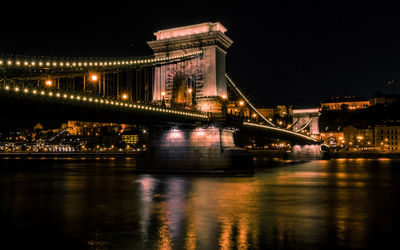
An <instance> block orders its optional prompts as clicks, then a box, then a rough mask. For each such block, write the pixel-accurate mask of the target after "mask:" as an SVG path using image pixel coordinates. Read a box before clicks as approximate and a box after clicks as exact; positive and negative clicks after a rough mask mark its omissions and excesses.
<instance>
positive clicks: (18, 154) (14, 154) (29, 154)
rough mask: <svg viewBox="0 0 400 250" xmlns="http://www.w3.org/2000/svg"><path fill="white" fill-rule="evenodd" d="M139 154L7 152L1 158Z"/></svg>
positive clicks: (126, 154) (127, 155) (129, 154)
mask: <svg viewBox="0 0 400 250" xmlns="http://www.w3.org/2000/svg"><path fill="white" fill-rule="evenodd" d="M137 154H138V152H63V153H60V152H7V153H0V158H3V159H4V158H43V157H45V158H98V157H101V158H124V157H136V155H137Z"/></svg>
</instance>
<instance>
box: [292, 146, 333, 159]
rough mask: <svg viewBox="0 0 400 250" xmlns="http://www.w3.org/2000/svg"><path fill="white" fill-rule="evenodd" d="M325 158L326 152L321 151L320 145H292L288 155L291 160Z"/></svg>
mask: <svg viewBox="0 0 400 250" xmlns="http://www.w3.org/2000/svg"><path fill="white" fill-rule="evenodd" d="M325 157H326V152H323V151H322V148H321V145H319V144H313V145H293V147H292V151H291V152H290V154H289V158H290V159H291V160H319V159H324V158H325Z"/></svg>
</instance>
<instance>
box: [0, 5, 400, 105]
mask: <svg viewBox="0 0 400 250" xmlns="http://www.w3.org/2000/svg"><path fill="white" fill-rule="evenodd" d="M82 2H83V1H81V2H73V1H64V2H54V3H53V4H48V3H46V4H44V5H37V3H36V1H35V3H31V4H28V5H27V4H25V3H22V2H16V3H14V4H12V5H11V6H10V7H8V10H7V11H5V9H3V10H2V12H4V13H2V24H1V26H0V27H1V30H0V32H1V33H0V54H27V55H30V54H31V55H53V56H71V57H77V56H83V57H86V56H140V55H150V54H151V53H152V51H151V50H150V49H149V48H148V46H147V44H146V41H149V40H153V39H155V37H154V36H153V32H155V31H157V30H160V29H166V28H173V27H177V26H181V25H190V24H197V23H202V22H208V21H212V22H221V23H222V24H223V25H224V26H225V27H226V28H227V29H228V32H227V35H228V36H229V37H230V38H231V39H232V40H233V41H234V44H233V45H232V47H231V48H230V49H229V51H228V55H227V72H228V74H230V75H231V77H232V78H233V79H234V81H235V82H236V83H237V84H238V85H239V86H240V87H241V88H242V89H243V90H244V92H245V93H246V94H247V95H248V97H249V98H250V100H252V101H254V102H255V103H256V104H258V105H276V104H292V105H294V106H295V107H310V106H315V105H318V103H319V102H320V101H321V100H324V99H326V98H328V97H330V96H348V95H355V96H364V97H370V96H371V95H373V94H374V93H375V92H376V91H382V92H384V93H392V90H391V89H389V88H388V87H387V86H386V83H387V81H388V80H395V81H396V82H399V81H400V74H399V73H400V39H399V38H400V36H399V35H398V34H399V30H400V29H399V28H400V25H399V24H400V14H399V13H400V12H399V11H398V9H397V8H396V7H395V6H394V5H393V6H391V5H389V4H388V5H385V4H383V3H381V2H379V1H376V3H375V4H369V3H367V2H366V1H359V2H358V1H351V2H352V3H351V4H349V3H348V2H350V1H343V2H341V1H327V0H317V1H291V0H287V1H258V2H251V1H236V3H232V1H212V2H205V1H184V2H177V1H174V2H172V1H163V2H156V1H141V2H136V1H130V2H129V3H123V2H122V3H121V2H118V1H105V2H100V1H97V2H95V3H91V4H85V5H82ZM263 2H264V5H262V4H261V3H263ZM399 91H400V87H398V92H399Z"/></svg>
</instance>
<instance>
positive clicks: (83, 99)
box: [0, 85, 208, 120]
mask: <svg viewBox="0 0 400 250" xmlns="http://www.w3.org/2000/svg"><path fill="white" fill-rule="evenodd" d="M0 93H1V94H6V95H8V96H13V95H16V97H23V98H28V99H29V97H35V96H36V97H40V98H43V100H46V98H47V99H49V101H50V100H59V101H60V102H66V101H68V102H71V103H73V104H82V106H84V105H87V104H88V103H91V104H93V105H101V106H103V107H107V106H108V107H118V108H120V109H125V110H127V111H129V110H132V111H136V112H138V111H139V112H147V113H148V112H153V113H158V114H165V115H171V116H181V117H187V118H190V119H198V120H208V115H207V114H206V113H204V112H196V111H190V110H177V109H172V108H166V107H160V106H155V105H147V104H137V103H132V102H127V101H121V100H113V99H109V98H100V97H91V96H84V95H79V94H76V93H75V94H74V93H61V92H52V91H45V90H36V89H29V88H22V87H20V86H9V85H6V86H4V87H3V88H0ZM32 100H35V99H32Z"/></svg>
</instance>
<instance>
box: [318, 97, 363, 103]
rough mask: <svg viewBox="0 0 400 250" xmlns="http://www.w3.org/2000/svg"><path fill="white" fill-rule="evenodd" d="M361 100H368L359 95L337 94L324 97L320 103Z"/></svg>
mask: <svg viewBox="0 0 400 250" xmlns="http://www.w3.org/2000/svg"><path fill="white" fill-rule="evenodd" d="M361 101H368V99H367V98H364V97H360V96H341V97H339V96H337V97H330V98H328V99H325V100H324V101H322V102H321V103H332V102H361Z"/></svg>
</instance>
